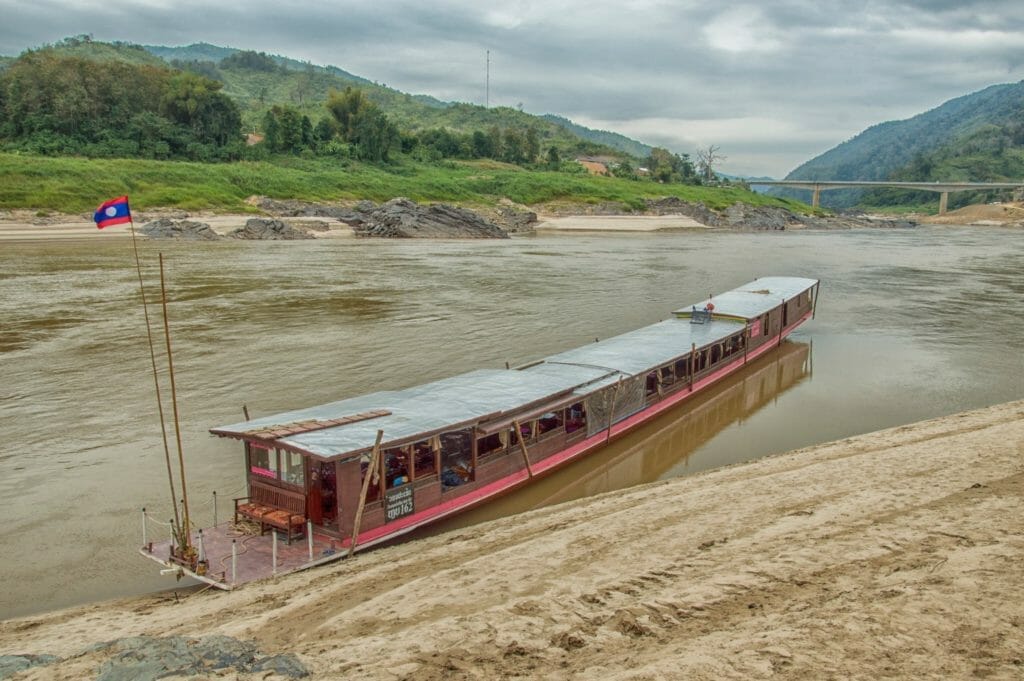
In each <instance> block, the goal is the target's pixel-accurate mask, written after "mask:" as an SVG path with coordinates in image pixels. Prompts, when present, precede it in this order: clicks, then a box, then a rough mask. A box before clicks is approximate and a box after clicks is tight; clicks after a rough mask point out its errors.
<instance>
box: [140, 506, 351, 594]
mask: <svg viewBox="0 0 1024 681" xmlns="http://www.w3.org/2000/svg"><path fill="white" fill-rule="evenodd" d="M273 534H274V533H273V531H268V532H267V533H266V534H264V535H262V536H261V535H260V534H259V531H258V530H257V531H256V532H255V533H246V532H243V531H240V530H238V529H236V528H235V526H234V525H233V524H232V523H231V522H230V521H228V522H224V523H221V524H220V525H217V526H216V527H207V528H204V529H203V532H202V536H203V548H204V550H205V552H206V559H207V562H208V563H209V567H208V569H207V573H206V575H202V576H201V575H197V574H195V573H194V572H193V571H191V570H187V569H185V570H183V572H184V573H185V574H187V575H188V576H190V577H193V578H195V579H198V580H199V581H201V582H206V583H207V584H212V585H213V586H216V587H218V588H221V589H231V588H233V587H235V586H240V585H242V584H245V583H246V582H252V581H255V580H257V579H265V578H267V577H272V576H274V575H275V574H278V575H281V574H286V573H289V572H297V571H298V570H304V569H306V568H310V567H313V566H315V565H320V564H322V563H326V562H329V561H332V560H340V559H341V558H343V557H344V556H345V555H346V553H347V551H343V550H342V546H341V542H339V541H338V540H336V539H332V538H331V537H326V536H324V535H320V534H317V533H316V532H315V531H314V532H313V552H312V559H310V551H309V544H308V542H307V540H306V537H305V536H303V537H299V538H296V539H292V543H291V545H289V544H288V543H287V542H286V541H285V536H284V534H280V535H278V538H277V569H276V571H275V569H274V565H273V552H274V549H273ZM192 540H193V542H194V543H195V545H196V546H197V547H198V545H199V532H198V531H196V532H193V533H192ZM232 543H234V545H235V546H236V547H237V551H238V561H237V571H236V572H235V573H234V575H232V570H231V546H232ZM170 546H171V542H170V540H169V539H168V540H164V541H162V542H152V543H151V545H150V546H149V547H143V548H142V549H141V553H142V555H144V556H146V557H147V558H151V559H153V560H155V561H156V562H158V563H160V564H162V565H164V566H165V567H167V568H171V567H178V566H177V565H176V564H173V563H171V562H170Z"/></svg>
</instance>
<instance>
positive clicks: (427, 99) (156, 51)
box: [142, 43, 651, 158]
mask: <svg viewBox="0 0 1024 681" xmlns="http://www.w3.org/2000/svg"><path fill="white" fill-rule="evenodd" d="M142 48H143V49H145V50H146V51H148V52H149V53H151V54H153V55H154V56H156V57H159V58H160V59H163V60H164V61H166V62H171V61H173V60H179V61H181V62H189V61H200V62H202V61H209V62H213V63H215V64H217V63H220V62H221V61H222V60H223V59H225V58H226V57H229V56H231V55H233V54H236V53H238V52H241V51H242V50H239V49H237V48H232V47H221V46H218V45H211V44H209V43H194V44H192V45H185V46H181V47H167V46H163V45H143V46H142ZM268 56H269V57H270V58H271V59H273V60H274V61H275V62H276V63H277V64H279V65H280V66H282V67H283V68H285V69H287V70H289V71H293V72H295V73H306V74H316V75H326V76H331V77H336V78H339V79H342V80H343V81H346V83H344V84H351V85H352V86H354V87H364V88H369V89H371V90H374V91H375V92H376V96H375V97H373V98H374V99H375V100H377V101H381V100H384V101H381V103H382V104H384V105H385V106H387V107H388V109H389V113H393V114H394V115H395V118H396V119H397V120H400V121H402V122H403V123H405V124H407V125H410V127H413V128H415V127H417V126H416V121H415V120H414V119H416V118H417V116H415V115H412V112H410V111H408V110H407V109H408V106H407V105H408V104H409V103H410V102H413V103H415V104H418V105H422V106H425V107H430V108H434V109H461V110H462V112H461V114H458V115H453V116H449V117H447V118H451V119H452V120H451V121H450V122H446V121H445V120H444V119H445V118H446V116H445V115H444V114H443V113H440V112H435V114H433V115H429V116H427V118H428V119H431V120H430V122H429V123H424V126H423V127H430V126H431V125H448V126H450V127H452V128H453V129H456V130H465V129H466V128H465V125H466V124H467V123H468V122H469V121H468V120H467V118H470V119H474V120H476V119H479V118H480V117H479V116H468V117H467V115H466V113H467V111H466V110H467V109H471V108H474V105H467V104H462V103H456V102H444V101H441V100H439V99H436V98H434V97H431V96H430V95H422V94H419V95H413V94H407V93H403V92H400V91H398V90H394V89H393V88H388V87H386V86H383V85H379V84H377V83H375V82H373V81H370V80H368V79H366V78H363V77H361V76H357V75H354V74H352V73H349V72H348V71H345V70H343V69H341V68H338V67H337V66H319V65H315V64H311V63H309V62H302V61H298V60H295V59H291V58H289V57H284V56H280V55H268ZM321 89H323V88H317V90H318V92H317V94H318V95H319V94H320V93H319V90H321ZM227 91H228V93H229V94H232V95H235V96H237V95H238V94H239V93H237V92H233V91H232V90H231V88H228V89H227ZM385 92H387V93H388V94H385ZM395 95H397V96H398V97H396V96H395ZM396 99H401V100H402V101H401V102H396V101H395V100H396ZM396 106H397V108H398V109H406V110H404V111H398V112H392V111H391V109H392V108H393V107H396ZM479 108H481V109H483V108H482V107H479ZM501 109H502V107H495V108H492V109H483V111H494V112H499V111H501ZM452 113H453V114H454V113H455V112H454V111H453V112H452ZM518 113H520V114H522V117H530V118H536V119H540V120H545V121H548V122H549V123H553V124H555V125H556V126H558V127H559V128H561V129H563V130H565V131H567V132H568V133H570V134H571V135H573V136H576V137H579V138H580V139H583V140H586V141H588V142H592V143H594V144H598V145H601V146H605V147H610V148H611V149H614V150H617V151H619V152H622V153H624V154H628V155H630V156H635V157H637V158H645V157H646V156H648V155H649V154H650V152H651V147H650V146H648V145H646V144H644V143H643V142H639V141H637V140H634V139H631V138H629V137H626V136H625V135H621V134H619V133H615V132H609V131H605V130H593V129H591V128H587V127H586V126H582V125H579V124H577V123H574V122H573V121H571V120H569V119H567V118H565V117H563V116H557V115H554V114H545V115H540V116H533V115H532V114H525V113H522V112H518ZM496 117H497V119H498V120H497V121H495V122H500V120H501V119H506V120H507V119H508V118H509V117H512V118H518V117H517V116H515V113H514V110H511V109H507V108H506V110H505V111H504V112H502V113H499V114H497V116H496Z"/></svg>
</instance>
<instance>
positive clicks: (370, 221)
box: [346, 198, 508, 239]
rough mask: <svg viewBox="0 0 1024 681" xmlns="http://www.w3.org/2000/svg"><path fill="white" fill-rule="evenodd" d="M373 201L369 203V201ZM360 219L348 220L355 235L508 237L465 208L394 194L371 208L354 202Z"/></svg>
mask: <svg viewBox="0 0 1024 681" xmlns="http://www.w3.org/2000/svg"><path fill="white" fill-rule="evenodd" d="M371 205H372V204H371ZM356 211H357V212H358V213H359V219H358V220H353V221H351V222H349V221H347V220H346V222H348V224H351V225H352V227H353V228H354V230H355V233H356V236H368V237H381V238H391V239H403V238H406V239H407V238H417V239H453V238H454V239H467V238H469V239H507V238H508V233H507V232H505V230H503V229H502V228H501V227H498V226H497V225H496V224H494V223H493V222H491V221H490V220H487V219H486V218H483V217H481V216H480V215H477V214H476V213H474V212H473V211H470V210H466V209H464V208H456V207H455V206H449V205H446V204H434V205H430V206H421V205H419V204H417V203H415V202H414V201H410V200H409V199H404V198H397V199H392V200H390V201H388V202H387V203H385V204H383V205H381V206H374V207H373V208H372V209H371V208H370V207H369V206H367V205H364V204H359V205H357V206H356Z"/></svg>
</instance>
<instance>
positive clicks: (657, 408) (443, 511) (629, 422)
mask: <svg viewBox="0 0 1024 681" xmlns="http://www.w3.org/2000/svg"><path fill="white" fill-rule="evenodd" d="M810 316H811V312H807V313H806V314H805V315H804V316H803V317H801V318H800V319H798V320H797V321H795V322H794V323H792V324H790V325H789V326H787V327H786V328H784V329H783V330H782V331H781V332H780V334H779V335H777V336H773V337H772V338H771V340H770V341H768V342H766V343H764V344H762V345H761V347H759V348H758V349H757V350H754V351H753V352H750V353H748V354H747V356H746V357H743V356H740V357H738V358H737V359H736V360H735V361H733V362H732V363H730V364H727V365H726V366H724V367H722V368H721V369H719V370H718V371H715V372H714V373H712V374H709V375H707V376H705V377H704V378H702V379H700V380H699V381H697V382H696V383H694V384H693V388H692V389H683V390H680V391H679V392H678V393H677V394H675V395H672V396H671V397H668V398H666V399H664V400H662V401H660V402H658V403H657V404H652V405H651V406H650V407H647V408H646V409H643V410H641V411H638V412H637V413H635V414H633V415H632V416H630V417H628V418H625V419H623V420H622V421H619V422H618V423H616V424H614V425H613V426H612V427H611V435H610V436H609V433H608V430H602V431H601V432H599V433H596V434H594V435H591V436H590V437H588V438H587V439H586V440H582V441H581V442H577V443H576V444H574V445H573V446H571V447H568V448H566V449H563V450H562V451H560V452H558V453H557V454H552V455H551V456H549V457H547V458H545V459H543V460H541V461H538V462H536V463H531V467H532V468H533V477H535V478H536V477H538V476H539V475H542V474H546V473H550V472H552V471H554V470H555V469H557V468H560V467H561V466H563V465H565V464H567V463H569V462H570V461H572V460H573V459H576V458H579V457H580V456H582V455H584V454H586V453H588V452H589V451H590V450H592V449H595V448H597V447H600V446H601V445H602V444H604V443H605V442H606V441H607V440H609V439H614V438H616V437H619V436H621V435H623V434H624V433H625V432H626V431H629V430H632V429H633V428H634V427H635V426H638V425H640V424H641V423H643V422H644V421H647V420H649V419H651V418H653V417H654V416H657V415H658V414H660V413H662V412H664V411H666V410H668V409H671V408H672V407H674V406H676V405H677V404H679V403H680V402H682V401H684V400H686V399H687V398H688V397H690V396H691V395H694V394H696V393H697V392H698V391H700V390H702V389H704V388H706V387H708V386H709V385H711V384H712V383H717V382H718V381H719V380H721V379H722V378H724V377H725V376H727V375H728V374H731V373H732V372H734V371H736V370H737V369H739V368H740V367H742V366H743V365H745V364H747V363H749V362H752V361H753V360H755V359H757V358H758V357H760V356H761V355H763V354H765V353H766V352H768V351H769V350H771V349H773V348H775V347H777V346H778V344H779V342H780V341H781V339H782V338H785V337H786V336H787V335H789V333H790V332H792V331H793V329H795V328H796V327H798V326H800V324H802V323H804V322H805V321H807V319H809V318H810ZM529 480H530V476H529V474H528V473H527V471H526V470H521V471H518V472H516V473H513V474H512V475H508V476H505V477H504V478H501V479H500V480H495V481H494V482H491V483H488V484H486V485H484V486H482V487H479V488H477V489H475V490H473V491H472V492H468V493H466V494H463V495H461V496H458V497H455V498H454V499H449V500H448V501H444V502H441V503H440V504H437V505H436V506H431V507H430V508H428V509H424V510H422V511H420V512H418V513H414V514H412V515H409V516H406V517H404V518H402V519H400V520H396V521H394V522H391V523H388V524H386V525H382V526H380V527H376V528H374V529H372V530H367V531H366V532H362V533H360V535H359V544H358V546H357V547H356V548H357V549H359V548H369V547H370V546H372V545H374V544H378V543H380V542H382V541H385V540H387V539H390V538H392V537H395V536H398V535H401V534H404V533H406V532H410V531H412V530H414V529H416V528H418V527H421V526H422V525H425V524H427V523H428V522H433V521H435V520H440V519H441V518H444V517H446V516H449V515H452V514H454V513H455V512H456V511H462V510H465V509H467V508H469V507H472V506H476V505H477V504H479V503H482V502H483V501H486V500H487V499H490V498H492V497H495V496H498V495H500V494H504V493H506V492H508V491H510V490H512V489H514V488H516V487H518V486H519V485H521V484H523V483H525V482H527V481H529ZM350 541H351V540H349V539H346V540H345V541H344V542H343V544H342V545H343V546H348V545H349V544H350Z"/></svg>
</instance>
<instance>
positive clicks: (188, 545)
mask: <svg viewBox="0 0 1024 681" xmlns="http://www.w3.org/2000/svg"><path fill="white" fill-rule="evenodd" d="M160 304H161V305H162V306H163V311H164V339H165V340H166V341H167V373H168V374H169V375H170V378H171V407H172V408H173V409H174V434H175V438H176V439H177V442H178V466H179V467H180V470H181V501H182V505H183V506H184V514H185V517H184V527H183V528H182V533H181V536H182V539H183V540H184V541H183V542H182V547H181V548H182V557H183V558H186V559H189V558H191V555H192V538H191V534H192V525H191V524H190V523H189V517H188V489H187V488H186V486H185V455H184V454H183V453H182V451H181V425H180V421H179V420H178V396H177V392H176V390H175V387H174V359H173V356H172V355H171V327H170V324H169V323H168V321H167V287H166V285H165V283H164V254H163V253H161V254H160Z"/></svg>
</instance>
